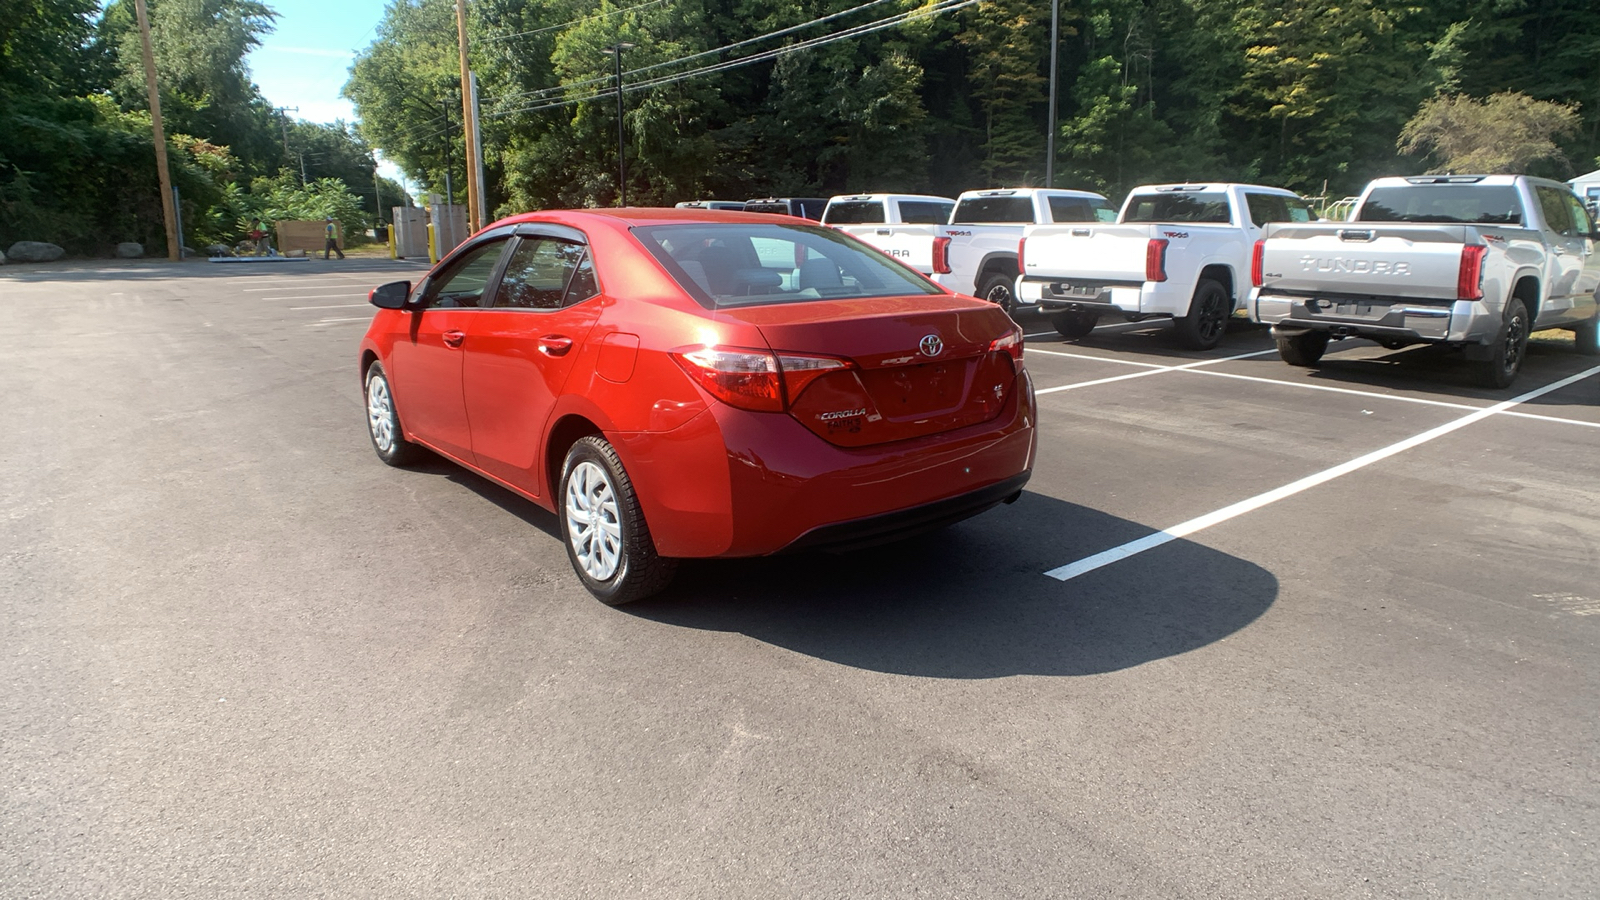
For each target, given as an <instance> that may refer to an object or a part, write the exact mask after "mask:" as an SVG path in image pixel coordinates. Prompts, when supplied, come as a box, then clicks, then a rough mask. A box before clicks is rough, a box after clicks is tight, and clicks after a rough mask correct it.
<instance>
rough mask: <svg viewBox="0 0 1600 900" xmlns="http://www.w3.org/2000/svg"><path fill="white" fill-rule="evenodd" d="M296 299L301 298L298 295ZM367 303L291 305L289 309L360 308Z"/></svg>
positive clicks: (292, 310)
mask: <svg viewBox="0 0 1600 900" xmlns="http://www.w3.org/2000/svg"><path fill="white" fill-rule="evenodd" d="M295 299H297V300H298V299H300V298H298V297H296V298H295ZM367 305H368V304H366V303H334V304H331V305H328V306H291V307H289V311H290V312H300V311H301V310H307V309H360V308H361V307H363V306H367Z"/></svg>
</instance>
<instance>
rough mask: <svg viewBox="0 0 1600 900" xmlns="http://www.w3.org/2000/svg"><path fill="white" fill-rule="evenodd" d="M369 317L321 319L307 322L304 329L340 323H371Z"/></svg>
mask: <svg viewBox="0 0 1600 900" xmlns="http://www.w3.org/2000/svg"><path fill="white" fill-rule="evenodd" d="M371 321H372V317H371V316H346V317H344V318H341V319H323V320H322V321H320V322H307V323H306V325H305V327H307V328H316V327H317V326H318V325H337V324H338V323H340V322H371Z"/></svg>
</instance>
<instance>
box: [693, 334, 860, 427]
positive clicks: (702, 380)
mask: <svg viewBox="0 0 1600 900" xmlns="http://www.w3.org/2000/svg"><path fill="white" fill-rule="evenodd" d="M670 355H671V356H672V359H673V361H674V362H676V363H677V364H678V367H679V368H681V369H683V371H684V372H686V373H687V374H688V375H689V377H690V378H693V379H694V381H695V383H696V384H698V385H700V386H701V387H702V388H704V389H705V391H706V393H708V394H710V395H711V396H713V397H715V398H717V399H718V400H721V401H722V402H723V403H726V404H728V405H729V406H734V407H738V408H739V409H749V410H754V411H756V412H783V411H784V410H785V409H787V408H788V405H789V404H790V403H793V402H794V401H795V399H796V398H798V397H799V396H800V394H801V393H802V392H803V391H804V390H805V389H806V387H807V386H808V385H810V384H811V382H813V381H816V380H817V379H818V378H821V377H822V376H824V375H827V374H828V373H829V372H837V371H840V370H842V369H848V368H850V366H851V363H850V361H849V360H845V359H839V358H837V357H833V356H812V355H810V354H805V353H768V352H766V351H764V350H745V349H737V348H735V349H729V348H722V347H696V348H692V349H689V348H685V349H683V350H674V351H672V353H671V354H670Z"/></svg>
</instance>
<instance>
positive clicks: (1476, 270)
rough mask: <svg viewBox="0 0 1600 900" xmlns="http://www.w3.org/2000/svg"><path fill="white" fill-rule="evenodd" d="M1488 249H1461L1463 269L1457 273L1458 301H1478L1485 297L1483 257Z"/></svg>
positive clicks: (1480, 247)
mask: <svg viewBox="0 0 1600 900" xmlns="http://www.w3.org/2000/svg"><path fill="white" fill-rule="evenodd" d="M1488 252H1489V248H1488V247H1484V246H1482V245H1479V246H1476V247H1462V248H1461V268H1460V270H1459V271H1458V272H1457V273H1456V299H1457V300H1477V299H1478V298H1480V297H1482V296H1483V255H1484V254H1485V253H1488Z"/></svg>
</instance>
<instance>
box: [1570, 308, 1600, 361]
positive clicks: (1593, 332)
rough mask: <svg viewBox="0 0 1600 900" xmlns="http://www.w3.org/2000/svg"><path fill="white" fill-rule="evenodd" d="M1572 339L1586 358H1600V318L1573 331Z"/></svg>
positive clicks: (1591, 320)
mask: <svg viewBox="0 0 1600 900" xmlns="http://www.w3.org/2000/svg"><path fill="white" fill-rule="evenodd" d="M1572 337H1573V339H1574V340H1575V341H1576V342H1577V345H1578V352H1579V353H1581V354H1583V355H1584V356H1600V317H1596V318H1593V319H1590V320H1589V321H1587V322H1585V323H1583V324H1582V325H1579V326H1578V327H1577V328H1574V329H1572Z"/></svg>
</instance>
